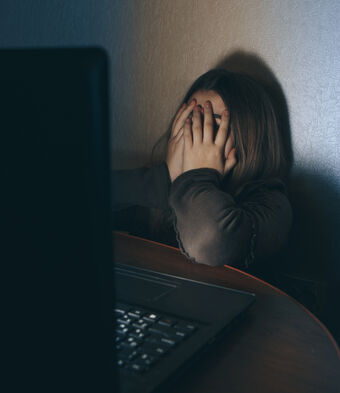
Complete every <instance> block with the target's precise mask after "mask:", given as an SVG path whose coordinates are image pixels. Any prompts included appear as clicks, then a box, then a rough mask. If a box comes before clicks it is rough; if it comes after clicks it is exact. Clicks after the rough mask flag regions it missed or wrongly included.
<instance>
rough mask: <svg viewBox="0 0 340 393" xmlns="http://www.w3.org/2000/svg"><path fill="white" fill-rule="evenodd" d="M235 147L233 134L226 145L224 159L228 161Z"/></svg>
mask: <svg viewBox="0 0 340 393" xmlns="http://www.w3.org/2000/svg"><path fill="white" fill-rule="evenodd" d="M234 147H235V139H234V135H233V134H232V133H230V134H229V136H228V139H227V143H226V144H225V147H224V157H225V158H226V159H227V158H228V156H229V154H230V152H231V150H232V149H233V148H234Z"/></svg>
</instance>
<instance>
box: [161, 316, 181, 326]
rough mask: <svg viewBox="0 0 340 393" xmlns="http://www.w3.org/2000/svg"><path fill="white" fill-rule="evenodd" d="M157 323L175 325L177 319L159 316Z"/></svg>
mask: <svg viewBox="0 0 340 393" xmlns="http://www.w3.org/2000/svg"><path fill="white" fill-rule="evenodd" d="M158 323H159V324H160V325H163V326H168V327H171V326H173V325H175V324H176V323H177V321H176V320H175V319H171V318H161V319H160V320H159V321H158Z"/></svg>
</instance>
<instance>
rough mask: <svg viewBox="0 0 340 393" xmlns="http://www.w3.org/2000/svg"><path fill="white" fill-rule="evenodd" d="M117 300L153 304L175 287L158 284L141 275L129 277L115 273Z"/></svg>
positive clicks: (167, 284)
mask: <svg viewBox="0 0 340 393" xmlns="http://www.w3.org/2000/svg"><path fill="white" fill-rule="evenodd" d="M115 277H116V294H117V298H118V299H121V300H125V301H129V300H130V301H136V300H137V299H138V300H139V301H146V302H154V301H156V300H158V299H159V298H160V297H162V296H165V295H167V294H168V293H170V292H172V291H173V290H174V289H175V288H176V287H177V286H176V285H175V284H172V283H171V284H170V283H168V282H160V281H156V280H153V279H151V278H148V277H145V276H143V275H131V274H129V273H121V272H118V271H116V274H115Z"/></svg>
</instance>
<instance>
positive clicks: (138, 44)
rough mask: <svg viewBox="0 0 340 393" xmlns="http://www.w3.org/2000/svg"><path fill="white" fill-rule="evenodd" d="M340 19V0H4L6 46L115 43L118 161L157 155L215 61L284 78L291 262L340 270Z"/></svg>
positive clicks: (280, 87) (280, 82) (320, 273)
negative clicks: (183, 103) (185, 100)
mask: <svg viewBox="0 0 340 393" xmlns="http://www.w3.org/2000/svg"><path fill="white" fill-rule="evenodd" d="M339 17H340V3H339V1H338V0H319V1H316V0H283V1H278V0H171V1H169V0H115V1H113V0H67V1H66V0H65V1H61V0H49V1H46V0H26V1H18V0H2V1H1V2H0V46H1V47H9V46H56V45H63V46H65V45H66V46H70V45H101V46H103V47H105V48H106V49H107V50H108V52H109V54H110V56H111V68H112V83H111V85H112V86H111V87H112V88H111V91H112V127H113V129H114V147H113V150H114V152H115V155H114V156H115V159H114V163H113V164H114V167H116V168H123V167H125V168H127V167H134V166H137V165H141V164H144V163H145V162H147V160H148V157H149V155H150V151H151V148H152V146H153V144H154V143H155V141H156V140H157V139H158V137H159V136H160V135H161V134H163V133H164V132H165V130H166V127H167V125H168V123H169V121H170V119H171V117H172V115H173V113H174V110H175V108H176V106H177V104H178V102H179V100H180V99H181V98H182V96H183V95H184V93H185V91H186V89H187V88H188V87H189V85H190V84H191V83H192V81H193V80H194V79H196V78H197V77H198V76H199V75H200V74H202V73H204V72H205V71H207V70H208V69H209V68H212V67H215V66H216V65H221V66H225V65H228V66H229V67H232V68H234V69H235V70H237V69H243V70H246V71H248V72H253V73H254V74H259V76H260V77H261V78H262V79H263V80H264V81H270V80H271V81H272V82H273V81H274V82H275V84H276V92H277V93H278V95H277V96H278V98H279V101H278V102H279V103H281V104H282V105H281V106H282V108H283V109H282V113H283V116H284V117H285V122H286V126H287V127H286V128H287V130H288V131H289V130H290V143H291V146H292V150H293V155H294V167H293V178H292V186H291V194H292V202H293V205H294V208H295V219H296V220H295V222H296V225H295V229H294V231H293V236H292V242H293V244H294V245H295V247H294V255H293V256H292V257H291V258H289V261H290V264H291V267H290V268H291V269H292V270H293V271H294V274H300V273H301V272H303V274H308V276H309V277H313V278H316V277H322V278H323V277H324V276H326V277H328V278H329V277H330V276H332V277H338V279H339V277H340V267H339V265H340V264H339V263H338V265H336V261H340V242H339V240H338V239H339V238H340V228H339V227H340V207H339V206H340V108H339V96H340V81H339V75H340V53H339V51H340V46H339V42H340V29H339V27H338V21H339ZM288 265H289V263H288V262H287V266H288ZM306 272H307V273H306ZM330 272H331V274H330ZM334 273H336V274H334Z"/></svg>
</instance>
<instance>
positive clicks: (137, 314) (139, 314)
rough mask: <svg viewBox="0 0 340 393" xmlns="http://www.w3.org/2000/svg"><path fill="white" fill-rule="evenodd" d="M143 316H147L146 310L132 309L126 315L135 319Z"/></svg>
mask: <svg viewBox="0 0 340 393" xmlns="http://www.w3.org/2000/svg"><path fill="white" fill-rule="evenodd" d="M145 314H147V311H146V310H142V309H137V308H132V309H131V310H130V311H129V312H128V315H129V316H130V317H136V318H142V317H143V316H144V315H145Z"/></svg>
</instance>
